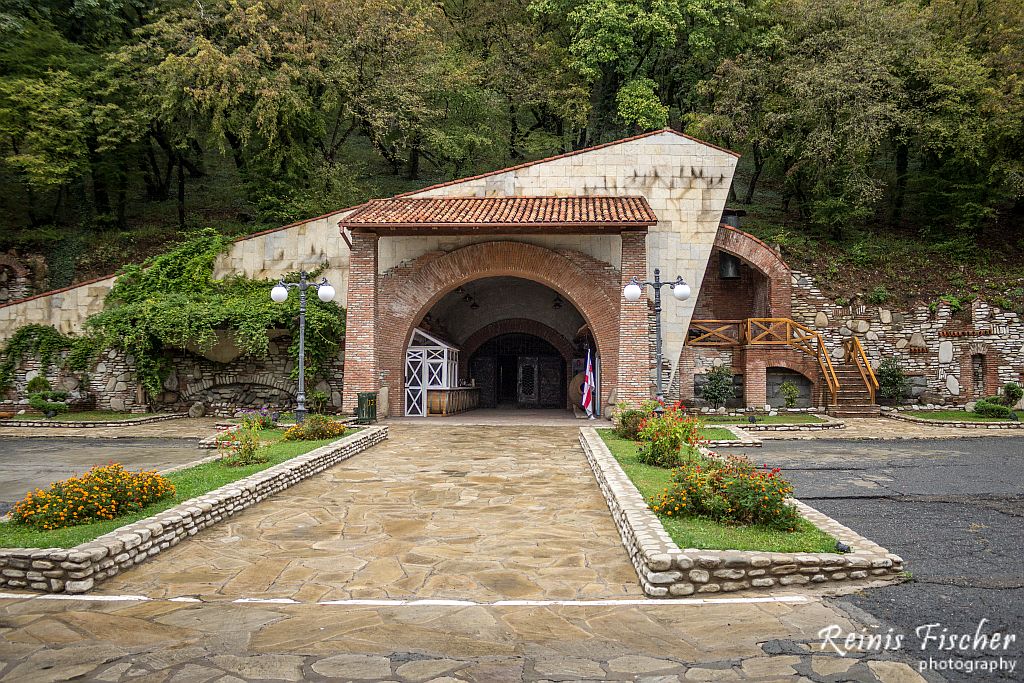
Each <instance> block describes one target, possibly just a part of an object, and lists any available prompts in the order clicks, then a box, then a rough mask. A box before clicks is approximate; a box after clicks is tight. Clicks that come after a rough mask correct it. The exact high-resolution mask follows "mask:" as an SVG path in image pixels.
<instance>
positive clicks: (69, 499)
mask: <svg viewBox="0 0 1024 683" xmlns="http://www.w3.org/2000/svg"><path fill="white" fill-rule="evenodd" d="M173 495H174V484H172V483H171V482H169V481H168V480H167V479H165V478H164V477H161V476H160V475H159V474H157V473H156V472H147V471H143V472H129V471H128V470H125V468H124V467H123V466H121V465H119V464H117V463H110V464H109V465H102V466H100V465H98V466H96V467H93V468H92V469H91V470H89V471H88V472H86V473H85V474H83V475H81V476H79V477H71V478H69V479H64V480H63V481H57V482H54V483H53V484H50V488H48V489H46V490H45V491H44V490H43V489H36V490H35V491H29V492H28V493H27V494H26V495H25V497H24V498H23V499H22V500H21V501H19V502H18V503H16V504H15V505H14V507H13V508H12V509H11V519H12V520H14V521H15V522H17V523H20V524H27V525H29V526H33V527H35V528H37V529H41V530H43V531H49V530H51V529H62V528H64V527H69V526H75V525H77V524H87V523H89V522H94V521H96V520H100V519H114V518H115V517H119V516H121V515H125V514H128V513H131V512H136V511H138V510H141V509H142V508H144V507H146V506H147V505H149V504H150V503H153V502H155V501H158V500H162V499H164V498H167V497H168V496H173Z"/></svg>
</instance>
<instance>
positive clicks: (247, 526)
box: [102, 423, 641, 601]
mask: <svg viewBox="0 0 1024 683" xmlns="http://www.w3.org/2000/svg"><path fill="white" fill-rule="evenodd" d="M391 430H392V431H391V436H390V439H389V440H388V441H387V442H385V443H383V444H379V445H378V446H376V447H374V448H373V449H371V450H369V451H367V452H366V453H363V454H361V455H359V456H357V457H355V458H353V459H352V460H349V461H346V462H343V463H341V464H338V465H336V466H334V467H332V468H331V469H330V470H327V471H326V472H324V473H322V474H321V475H319V476H317V477H315V478H313V479H310V480H307V481H305V482H302V483H300V484H298V485H296V486H294V487H293V488H291V489H289V490H288V491H287V492H284V493H281V494H279V495H278V496H275V497H274V498H272V499H269V500H266V501H264V502H262V503H261V504H260V505H258V506H256V507H254V508H251V509H249V510H246V511H244V512H242V513H240V514H238V515H237V516H235V517H234V518H232V519H231V520H230V521H228V522H225V523H223V524H221V525H219V526H218V527H216V528H214V529H210V530H208V531H206V532H204V533H202V534H200V535H199V536H197V537H195V538H193V539H191V540H190V541H189V542H188V543H186V544H182V545H180V546H178V547H176V548H173V549H171V550H169V551H168V552H166V553H165V554H162V555H161V556H160V557H158V558H156V559H154V560H152V561H151V562H149V563H147V564H146V565H143V566H141V567H139V568H136V569H135V570H133V571H132V572H130V573H129V574H125V575H123V576H120V577H115V578H113V579H111V580H109V581H107V582H106V583H105V584H104V585H103V589H102V592H103V593H108V594H113V593H123V594H139V595H146V596H149V597H177V596H188V595H200V596H204V598H209V597H213V596H216V597H220V598H242V597H260V598H291V599H295V600H299V601H316V600H339V599H347V598H409V597H421V598H423V597H429V598H451V599H472V600H479V601H495V600H501V599H509V598H513V599H539V598H548V599H586V598H610V597H630V596H634V597H639V596H640V595H641V591H640V586H639V583H638V581H637V577H636V573H635V572H634V570H633V567H632V565H631V564H630V562H629V558H628V557H627V556H626V553H625V551H624V550H623V548H622V545H621V543H620V542H619V538H618V533H617V532H616V530H615V526H614V524H613V523H612V520H611V517H610V515H609V513H608V508H607V506H606V505H605V501H604V498H603V497H602V495H601V493H600V491H599V489H598V487H597V483H596V481H595V480H594V477H593V475H592V473H591V472H590V468H589V467H588V465H587V462H586V460H585V458H584V455H583V452H582V450H581V449H580V446H579V441H578V430H577V429H574V428H550V427H523V428H517V429H509V428H501V427H469V426H451V427H449V426H436V427H433V426H416V427H407V426H405V425H404V424H400V423H393V424H391Z"/></svg>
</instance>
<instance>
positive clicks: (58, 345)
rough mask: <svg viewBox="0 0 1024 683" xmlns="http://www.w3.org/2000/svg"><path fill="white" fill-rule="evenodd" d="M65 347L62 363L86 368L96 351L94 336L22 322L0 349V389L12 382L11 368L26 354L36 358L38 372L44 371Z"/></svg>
mask: <svg viewBox="0 0 1024 683" xmlns="http://www.w3.org/2000/svg"><path fill="white" fill-rule="evenodd" d="M64 351H67V355H65V356H64V357H63V360H62V362H61V366H62V367H63V368H65V369H67V370H71V371H74V372H85V371H86V370H88V369H89V365H90V364H91V363H92V361H93V360H94V359H95V357H96V354H97V353H99V348H98V344H97V340H96V339H94V338H93V337H89V336H84V337H72V336H68V335H65V334H63V333H61V332H60V331H59V330H57V329H56V328H54V327H51V326H50V325H25V326H24V327H20V328H18V329H17V330H15V332H14V334H13V335H11V337H10V338H9V339H8V340H7V341H6V342H4V345H3V348H2V349H0V391H5V390H7V389H10V388H11V387H12V386H13V384H14V371H15V369H16V368H17V367H18V366H19V365H21V363H22V362H23V361H24V360H25V359H27V358H38V359H39V365H40V374H42V375H46V374H47V373H48V372H49V370H50V367H51V366H53V365H54V363H55V362H56V361H57V360H58V358H59V356H60V355H61V354H62V353H63V352H64Z"/></svg>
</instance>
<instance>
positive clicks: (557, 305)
mask: <svg viewBox="0 0 1024 683" xmlns="http://www.w3.org/2000/svg"><path fill="white" fill-rule="evenodd" d="M564 303H565V302H564V301H562V297H561V295H559V294H555V300H554V302H552V304H551V308H554V309H556V310H557V309H559V308H561V307H562V304H564Z"/></svg>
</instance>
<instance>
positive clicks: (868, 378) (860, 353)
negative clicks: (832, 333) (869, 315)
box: [843, 337, 878, 403]
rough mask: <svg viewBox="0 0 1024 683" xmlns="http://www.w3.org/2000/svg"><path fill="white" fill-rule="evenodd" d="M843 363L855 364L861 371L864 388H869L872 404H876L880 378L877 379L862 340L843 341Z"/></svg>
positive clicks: (851, 338)
mask: <svg viewBox="0 0 1024 683" xmlns="http://www.w3.org/2000/svg"><path fill="white" fill-rule="evenodd" d="M843 351H844V356H843V361H844V362H846V363H853V364H854V365H856V366H857V369H858V370H860V376H861V377H862V378H863V379H864V386H866V387H867V388H868V394H870V395H871V402H872V403H874V402H875V392H876V391H878V378H877V377H875V371H874V370H872V369H871V362H870V361H868V355H867V354H866V353H864V347H863V346H861V343H860V339H857V338H856V337H849V338H847V339H845V340H844V341H843Z"/></svg>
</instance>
